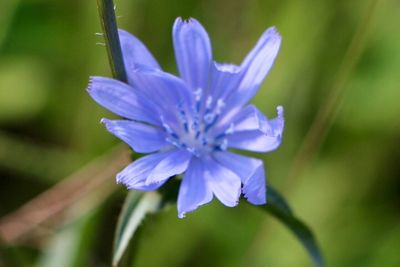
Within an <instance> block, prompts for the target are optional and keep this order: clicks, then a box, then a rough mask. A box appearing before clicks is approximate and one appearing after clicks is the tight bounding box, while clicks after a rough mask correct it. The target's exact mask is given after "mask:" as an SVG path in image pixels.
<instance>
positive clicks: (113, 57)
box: [97, 0, 127, 82]
mask: <svg viewBox="0 0 400 267" xmlns="http://www.w3.org/2000/svg"><path fill="white" fill-rule="evenodd" d="M97 8H98V10H99V15H100V20H101V26H102V28H103V32H104V41H105V42H106V47H107V53H108V61H109V62H110V67H111V71H112V73H113V76H114V78H115V79H118V80H120V81H122V82H126V81H127V78H126V71H125V66H124V60H123V58H122V51H121V44H120V42H119V36H118V29H117V21H116V19H115V12H114V3H113V1H112V0H97Z"/></svg>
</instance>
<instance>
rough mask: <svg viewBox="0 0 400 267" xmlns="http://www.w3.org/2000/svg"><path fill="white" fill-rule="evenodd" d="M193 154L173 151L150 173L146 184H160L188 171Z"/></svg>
mask: <svg viewBox="0 0 400 267" xmlns="http://www.w3.org/2000/svg"><path fill="white" fill-rule="evenodd" d="M191 158H192V154H191V153H189V152H188V151H186V150H180V149H173V150H170V151H169V155H168V156H166V157H165V158H164V159H163V160H161V161H160V162H159V163H158V164H157V165H156V166H155V167H154V168H153V170H152V171H151V172H150V174H149V177H147V181H146V184H153V183H160V182H163V181H164V180H166V179H168V178H169V177H171V176H174V175H178V174H181V173H183V172H184V171H186V169H187V167H188V165H189V162H190V159H191Z"/></svg>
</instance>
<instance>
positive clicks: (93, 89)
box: [87, 77, 160, 125]
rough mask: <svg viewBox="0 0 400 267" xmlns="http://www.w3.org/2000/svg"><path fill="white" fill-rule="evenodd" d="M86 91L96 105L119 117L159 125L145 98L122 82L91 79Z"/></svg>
mask: <svg viewBox="0 0 400 267" xmlns="http://www.w3.org/2000/svg"><path fill="white" fill-rule="evenodd" d="M87 90H88V92H89V94H90V96H91V97H92V98H93V99H94V100H95V101H96V102H97V103H99V104H100V105H102V106H103V107H105V108H106V109H108V110H110V111H112V112H114V113H115V114H117V115H119V116H121V117H124V118H128V119H132V120H138V121H143V122H148V123H151V124H156V125H158V124H160V121H159V119H158V118H157V117H156V116H155V114H154V112H152V109H151V105H150V103H149V101H148V100H147V99H146V97H145V96H144V95H143V94H141V93H140V92H138V91H137V90H135V89H133V88H132V87H130V86H129V85H127V84H125V83H123V82H120V81H117V80H114V79H110V78H105V77H91V78H90V82H89V86H88V89H87Z"/></svg>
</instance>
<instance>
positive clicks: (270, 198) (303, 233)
mask: <svg viewBox="0 0 400 267" xmlns="http://www.w3.org/2000/svg"><path fill="white" fill-rule="evenodd" d="M260 207H261V208H262V209H263V210H265V211H267V212H269V213H270V214H272V215H273V216H275V217H276V218H277V219H278V220H279V221H281V222H282V223H283V224H285V225H286V226H287V227H288V228H289V229H290V230H291V231H292V232H293V233H294V234H295V235H296V237H297V238H298V239H299V241H300V242H301V243H302V244H303V246H304V247H305V248H306V250H307V251H308V253H309V254H310V256H311V258H312V260H313V261H314V264H315V266H317V267H322V266H324V264H323V258H322V254H321V251H320V249H319V247H318V244H317V241H316V240H315V237H314V235H313V233H312V232H311V230H310V229H309V228H308V227H307V226H306V225H305V224H304V223H303V222H301V221H300V220H299V219H297V218H296V217H295V216H294V214H293V212H292V210H291V209H290V207H289V205H288V204H287V203H286V201H285V199H284V198H283V196H282V195H281V194H279V193H278V192H277V191H275V189H273V188H272V187H271V186H269V187H268V194H267V205H264V206H260Z"/></svg>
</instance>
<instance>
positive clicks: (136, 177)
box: [117, 150, 174, 191]
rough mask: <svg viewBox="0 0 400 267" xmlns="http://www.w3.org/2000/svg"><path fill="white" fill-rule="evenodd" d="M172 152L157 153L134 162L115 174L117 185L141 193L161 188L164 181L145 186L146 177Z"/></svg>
mask: <svg viewBox="0 0 400 267" xmlns="http://www.w3.org/2000/svg"><path fill="white" fill-rule="evenodd" d="M173 151H174V150H168V151H164V152H159V153H155V154H151V155H148V156H144V157H142V158H140V159H138V160H135V161H134V162H132V163H131V164H129V165H128V166H127V167H126V168H125V169H123V170H122V171H121V172H120V173H118V174H117V183H119V184H124V185H125V186H126V187H127V188H128V189H135V190H141V191H153V190H156V189H157V188H159V187H160V186H162V185H163V184H164V182H165V181H166V180H164V181H162V182H160V183H153V184H146V180H147V177H149V175H150V173H151V171H152V170H153V169H154V168H155V167H156V166H157V165H158V163H160V162H161V161H162V160H163V159H165V158H167V157H168V156H170V154H171V153H172V152H173Z"/></svg>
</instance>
